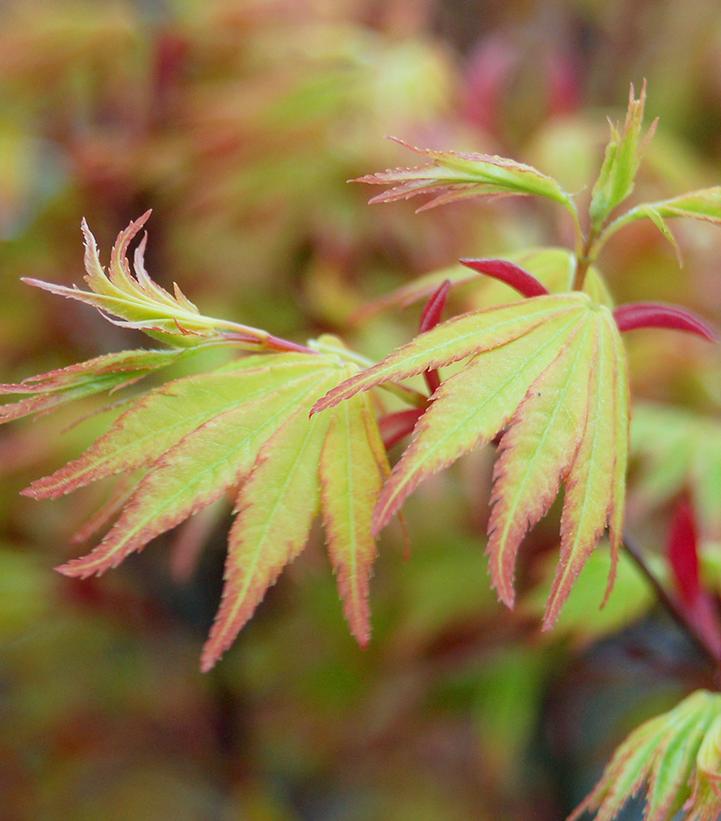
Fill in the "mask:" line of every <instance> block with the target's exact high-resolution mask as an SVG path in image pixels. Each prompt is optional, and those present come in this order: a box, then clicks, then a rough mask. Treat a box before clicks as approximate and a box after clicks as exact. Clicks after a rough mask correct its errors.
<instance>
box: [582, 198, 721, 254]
mask: <svg viewBox="0 0 721 821" xmlns="http://www.w3.org/2000/svg"><path fill="white" fill-rule="evenodd" d="M681 217H685V218H687V219H694V220H699V221H701V222H710V223H712V224H713V225H721V186H718V185H715V186H712V187H711V188H702V189H700V190H698V191H689V192H688V193H686V194H679V195H678V196H676V197H671V198H670V199H666V200H658V201H657V202H642V203H640V204H639V205H636V206H634V207H633V208H630V209H629V210H628V211H626V212H625V213H624V214H621V215H620V216H619V217H617V218H616V219H615V220H614V221H613V222H612V223H611V224H610V225H609V226H608V227H607V228H606V230H605V232H604V237H603V242H604V243H605V242H607V241H608V239H609V238H610V237H611V236H613V234H615V233H616V232H617V231H619V230H620V229H621V228H623V227H625V226H626V225H629V224H630V223H632V222H636V221H638V220H640V219H649V220H651V222H652V223H653V224H654V225H655V226H656V228H658V230H659V231H660V232H661V234H662V235H663V236H664V237H665V239H667V240H668V241H669V243H670V244H671V245H672V247H673V249H674V251H675V252H676V256H677V258H678V261H679V263H681V261H682V260H681V251H680V249H679V246H678V242H677V241H676V238H675V236H674V235H673V232H672V231H671V229H670V228H669V227H668V225H667V224H666V220H667V219H677V218H681ZM598 247H599V248H600V245H599V246H598Z"/></svg>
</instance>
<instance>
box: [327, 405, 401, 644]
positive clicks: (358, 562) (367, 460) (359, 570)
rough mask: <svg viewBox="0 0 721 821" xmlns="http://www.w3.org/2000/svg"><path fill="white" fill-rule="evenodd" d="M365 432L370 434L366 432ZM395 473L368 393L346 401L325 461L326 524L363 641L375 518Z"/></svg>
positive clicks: (351, 618) (349, 613)
mask: <svg viewBox="0 0 721 821" xmlns="http://www.w3.org/2000/svg"><path fill="white" fill-rule="evenodd" d="M363 430H365V431H366V436H365V438H364V437H363V436H362V435H360V434H361V432H362V431H363ZM389 473H390V467H389V465H388V460H387V457H386V452H385V448H384V446H383V442H382V441H381V440H380V437H379V432H378V426H377V425H376V424H375V420H374V418H373V411H372V409H371V407H370V402H369V401H368V398H367V397H366V396H359V397H357V398H355V399H352V400H351V401H349V402H345V403H344V404H343V405H341V406H340V407H339V408H338V410H337V411H336V413H335V414H334V418H333V419H332V420H331V422H330V426H329V431H328V435H327V437H326V440H325V443H324V445H323V452H322V454H321V462H320V478H321V497H322V501H323V522H324V524H325V530H326V533H327V537H328V549H329V552H330V557H331V561H332V562H333V567H334V569H335V572H336V574H337V576H338V585H339V587H340V589H341V591H342V593H341V596H342V599H343V602H344V609H345V614H346V618H347V620H348V623H349V624H350V626H351V630H352V631H353V634H354V635H355V637H356V638H357V639H358V641H359V643H360V644H361V645H364V644H367V642H368V639H369V638H370V618H369V613H368V583H369V580H370V573H371V567H372V565H373V560H374V558H375V553H376V548H375V539H374V538H373V534H372V528H371V522H372V518H373V509H374V507H375V504H376V502H377V501H378V496H379V494H380V492H381V488H382V486H383V482H384V480H385V479H386V477H387V476H388V474H389Z"/></svg>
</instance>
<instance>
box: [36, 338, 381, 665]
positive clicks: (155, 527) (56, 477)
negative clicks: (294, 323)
mask: <svg viewBox="0 0 721 821" xmlns="http://www.w3.org/2000/svg"><path fill="white" fill-rule="evenodd" d="M356 370H357V366H354V365H351V364H347V363H343V362H342V361H341V360H339V359H338V357H336V356H332V355H324V354H318V355H308V354H296V353H285V354H282V353H279V354H275V355H269V356H257V357H249V358H247V359H241V360H238V362H235V363H233V364H232V365H230V366H225V367H223V368H221V369H219V370H217V371H214V372H209V373H203V374H198V375H194V376H189V377H184V378H181V379H178V380H174V381H171V382H168V383H166V384H165V385H163V386H161V387H160V388H157V389H155V390H153V391H151V392H149V393H148V394H146V395H145V396H144V397H142V398H141V399H139V400H138V401H137V402H135V403H134V404H133V405H132V406H131V407H130V408H128V409H127V410H126V411H125V412H124V413H123V414H121V416H119V417H118V419H117V420H116V421H115V422H114V424H113V425H112V426H111V428H110V430H109V431H108V432H107V433H106V434H105V435H104V436H102V437H101V438H100V439H99V440H97V441H96V442H95V443H94V444H93V445H91V447H90V448H89V449H88V450H87V451H86V452H85V453H84V454H83V455H82V456H80V457H79V458H78V459H76V460H75V461H73V462H71V463H69V464H68V465H66V466H65V467H63V468H61V469H60V470H58V471H56V472H55V473H53V474H51V475H50V476H46V477H44V478H42V479H38V480H37V481H35V482H33V483H32V485H31V486H30V487H29V488H27V490H26V491H24V492H25V493H26V494H27V495H29V496H32V497H33V498H36V499H47V498H56V497H58V496H61V495H64V494H66V493H70V492H72V491H75V490H78V489H79V488H82V487H84V486H86V485H88V484H90V483H91V482H95V481H98V480H100V479H103V478H106V477H109V476H112V475H115V474H118V473H123V474H127V473H130V472H138V474H139V475H138V476H137V478H136V482H135V486H134V489H133V492H132V494H131V495H130V496H129V498H128V499H127V501H126V502H125V505H124V508H123V510H122V512H121V514H120V516H119V517H118V519H117V521H116V522H115V524H114V525H113V526H112V528H111V529H110V531H109V532H108V533H107V535H106V536H105V537H104V538H103V540H102V541H101V542H100V544H99V545H98V546H97V547H96V548H95V549H94V550H93V551H92V552H91V553H89V554H88V555H87V556H84V557H82V558H79V559H73V560H71V561H69V562H67V563H66V564H64V565H62V566H61V567H59V568H58V569H59V570H60V572H61V573H64V574H65V575H67V576H74V577H80V578H86V577H88V576H91V575H99V574H101V573H103V572H105V571H106V570H108V569H109V568H112V567H116V566H117V565H118V564H119V563H120V562H121V561H123V560H124V559H125V558H126V557H127V556H129V555H131V554H132V553H136V552H138V551H140V550H142V549H143V548H144V547H145V546H146V545H147V544H148V542H150V541H151V540H152V539H154V538H156V537H157V536H159V535H161V534H162V533H165V532H166V531H168V530H170V529H171V528H173V527H175V526H176V525H178V524H180V523H181V522H183V521H185V520H186V519H187V518H189V517H190V516H192V515H194V514H195V513H197V512H199V511H200V510H202V509H203V508H205V507H207V506H208V505H210V504H212V503H213V502H214V501H215V500H216V499H218V498H219V497H220V496H222V495H223V494H224V493H225V492H226V491H228V490H229V489H232V488H234V487H235V486H236V485H238V484H240V490H239V492H238V494H237V499H236V509H237V510H238V515H237V517H236V520H235V523H234V525H233V527H232V529H231V531H230V536H229V543H228V558H227V562H226V569H225V580H226V581H225V590H224V593H223V599H222V604H221V607H220V610H219V613H218V617H217V619H216V621H215V624H214V626H213V628H212V630H211V634H210V638H209V640H208V643H207V645H206V648H205V650H204V653H203V662H202V665H203V669H206V670H207V669H209V668H210V667H211V666H212V665H213V664H214V663H215V661H216V660H217V658H218V657H219V656H220V655H221V654H222V653H223V652H224V651H225V650H226V649H227V648H228V647H229V646H230V644H231V643H232V641H233V640H234V638H235V636H236V635H237V633H238V631H239V630H240V629H241V627H242V626H243V625H244V624H245V623H246V622H247V621H248V619H249V618H250V617H251V615H252V613H253V611H254V610H255V608H256V606H257V605H258V603H259V602H260V601H261V599H262V598H263V596H264V594H265V592H266V590H267V589H268V587H270V586H271V585H272V584H273V583H274V582H275V581H276V579H277V577H278V575H279V574H280V572H281V570H282V569H283V568H284V567H285V565H286V564H288V562H290V561H292V560H293V559H294V558H295V557H296V556H297V555H298V554H299V553H300V552H301V550H302V549H303V548H304V546H305V544H306V541H307V539H308V535H309V531H310V527H311V524H312V521H313V519H314V517H315V515H316V513H317V511H318V509H321V510H322V515H323V521H324V524H325V527H326V532H327V534H328V545H329V551H330V556H331V561H332V564H333V567H334V569H335V572H336V574H337V578H338V585H339V588H340V592H341V596H342V599H343V602H344V610H345V614H346V617H347V619H348V621H349V624H350V626H351V630H352V632H353V634H354V636H355V637H356V638H357V639H358V641H359V642H360V643H362V644H365V643H366V642H367V641H368V638H369V635H370V626H369V613H368V583H369V578H370V572H371V566H372V563H373V560H374V558H375V553H376V550H375V542H374V539H373V537H372V535H371V514H372V510H373V506H374V503H375V500H376V498H377V495H378V493H379V492H380V488H381V486H382V484H383V480H384V478H385V476H386V474H387V473H388V470H389V468H388V463H387V461H386V457H385V450H384V448H383V445H382V442H381V439H380V434H379V432H378V427H377V422H376V418H375V413H374V411H373V408H372V407H371V405H370V402H369V400H368V399H367V398H366V397H363V398H360V397H359V400H360V401H357V402H355V403H353V404H350V405H349V406H348V407H343V408H339V410H338V412H337V413H335V414H334V415H333V416H332V418H328V419H325V418H320V417H319V418H316V419H313V420H309V419H308V412H309V410H310V408H311V406H312V405H313V403H314V402H315V401H316V400H317V399H318V398H319V397H320V396H321V395H322V394H323V393H324V392H325V391H326V390H328V389H330V388H331V387H333V386H334V385H336V384H337V383H338V382H340V381H342V380H343V379H346V378H348V377H349V376H351V375H352V374H353V373H354V372H355V371H356Z"/></svg>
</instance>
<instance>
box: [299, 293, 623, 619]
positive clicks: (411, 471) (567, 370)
mask: <svg viewBox="0 0 721 821" xmlns="http://www.w3.org/2000/svg"><path fill="white" fill-rule="evenodd" d="M460 360H467V361H466V363H465V364H464V365H463V366H462V368H461V369H460V370H459V371H458V372H457V373H455V374H454V375H453V376H451V377H450V378H449V379H447V380H446V381H444V382H443V383H442V384H441V385H440V387H439V388H438V389H437V390H436V391H435V393H434V394H433V396H432V402H431V404H430V406H429V408H428V410H427V411H426V412H425V413H424V414H423V416H422V417H421V418H420V420H419V421H418V423H417V425H416V427H415V429H414V432H413V438H412V440H411V444H410V446H409V447H408V449H407V450H406V451H405V452H404V454H403V456H402V458H401V459H400V461H399V462H398V463H397V464H396V466H395V467H394V469H393V472H392V474H391V477H390V479H389V481H388V482H387V483H386V485H385V487H384V490H383V492H382V494H381V497H380V499H379V501H378V505H377V507H376V510H375V513H374V528H375V531H376V532H377V531H379V530H380V529H381V528H382V527H384V526H385V524H386V523H387V522H388V521H389V519H390V518H391V517H392V516H393V514H394V513H395V512H396V511H397V510H398V509H399V507H400V506H401V504H402V503H403V501H404V500H405V498H406V497H407V496H408V495H409V494H410V493H411V492H412V491H413V490H414V489H415V488H416V487H417V485H418V484H419V483H420V482H421V481H423V480H424V479H425V478H427V477H428V476H430V475H431V474H433V473H436V472H438V471H440V470H442V469H444V468H446V467H447V466H448V465H450V464H451V463H452V462H454V461H455V460H456V459H458V458H459V457H460V456H461V455H463V454H464V453H466V452H467V451H469V450H471V449H472V448H474V447H477V446H479V445H482V444H486V443H489V442H491V441H492V440H493V439H494V438H495V437H496V436H497V435H498V434H499V433H502V439H501V443H500V451H499V457H498V460H497V462H496V467H495V471H494V490H493V496H492V506H493V507H492V513H491V517H490V523H489V543H488V554H489V566H490V572H491V577H492V580H493V584H494V587H495V588H496V591H497V593H498V595H499V598H500V599H501V600H502V601H503V602H504V603H506V604H507V605H508V606H509V607H510V606H513V602H514V590H513V577H514V567H515V560H516V554H517V551H518V547H519V545H520V543H521V540H522V539H523V537H524V535H525V533H526V531H527V530H528V529H529V528H530V527H532V526H533V525H534V524H535V523H536V522H537V521H538V520H539V519H540V518H541V517H542V516H543V515H545V513H546V512H547V510H548V509H549V507H550V505H551V503H552V502H553V500H554V498H555V497H556V495H557V493H558V490H559V487H560V484H561V482H564V483H565V485H566V497H565V501H564V507H563V515H562V520H561V561H560V563H559V566H558V569H557V572H556V577H555V579H554V582H553V585H552V588H551V593H550V596H549V600H548V603H547V606H546V613H545V617H544V626H545V627H546V628H548V627H550V626H551V625H552V624H553V623H554V621H555V620H556V618H557V617H558V614H559V612H560V608H561V606H562V604H563V602H564V601H565V599H566V597H567V596H568V593H569V591H570V588H571V585H572V583H573V581H574V579H575V578H576V576H577V575H578V573H579V572H580V570H581V568H582V566H583V564H584V562H585V561H586V559H587V558H588V556H589V554H590V553H591V552H592V550H593V548H594V547H595V546H596V544H597V543H598V541H599V539H600V538H601V535H602V534H603V531H604V529H605V528H606V526H607V525H608V527H609V531H610V543H611V550H612V556H613V559H614V560H613V562H612V569H611V578H612V577H613V567H614V566H615V558H616V556H617V554H618V549H619V546H620V541H621V530H622V522H623V510H624V495H625V472H626V461H627V449H628V443H627V440H628V378H627V372H626V356H625V351H624V348H623V345H622V342H621V339H620V335H619V331H618V328H617V326H616V323H615V321H614V318H613V314H612V313H611V311H610V309H609V308H608V307H607V306H604V305H599V304H597V303H595V302H593V301H592V300H591V298H590V297H589V296H588V295H586V294H584V293H581V292H574V293H568V294H559V295H543V296H538V297H534V298H532V299H527V300H525V301H523V302H521V303H515V304H510V305H503V306H500V307H494V308H490V309H485V310H480V311H473V312H470V313H467V314H463V315H461V316H458V317H455V318H454V319H451V320H449V321H447V322H444V323H442V324H440V325H438V326H436V327H435V328H434V329H433V330H431V331H428V332H427V333H424V334H421V335H420V336H418V337H416V338H415V339H414V340H413V341H412V342H410V343H409V344H407V345H405V346H403V347H401V348H399V349H398V350H396V351H395V352H393V353H391V354H390V355H389V356H387V357H386V358H385V359H383V360H382V361H381V362H379V363H378V364H376V365H374V366H373V367H371V368H368V369H367V370H365V371H363V372H361V373H359V374H356V375H355V376H353V377H352V378H351V379H349V380H348V381H347V382H345V383H343V384H341V385H339V386H338V387H336V388H334V389H333V390H331V391H330V392H329V393H328V395H327V396H326V397H324V398H323V399H322V400H321V401H320V402H318V403H317V404H316V405H315V407H314V411H316V412H317V411H320V410H324V409H326V408H332V407H335V406H337V405H338V404H339V403H340V402H341V401H343V400H347V399H349V398H351V397H355V396H356V395H358V394H359V393H360V392H362V391H367V390H368V389H370V388H373V387H375V386H377V385H381V384H384V383H386V382H388V381H392V380H402V379H405V378H406V377H409V376H412V375H414V374H418V373H421V372H423V371H425V370H428V369H429V368H438V367H440V366H442V365H448V364H450V363H452V362H459V361H460ZM609 584H610V581H609Z"/></svg>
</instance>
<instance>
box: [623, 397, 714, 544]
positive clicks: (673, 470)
mask: <svg viewBox="0 0 721 821" xmlns="http://www.w3.org/2000/svg"><path fill="white" fill-rule="evenodd" d="M631 445H632V450H633V452H634V453H635V454H636V455H637V456H638V458H639V468H640V470H639V474H638V478H637V483H636V485H635V492H636V493H637V494H638V496H639V499H640V501H641V502H642V503H643V504H644V505H646V506H656V505H659V504H661V503H664V502H667V501H669V500H670V499H671V498H672V497H674V496H675V495H676V494H678V493H679V492H681V491H682V490H683V489H685V488H687V489H688V490H689V492H690V493H691V498H692V500H693V505H694V509H695V510H696V513H697V515H698V517H699V525H700V528H701V535H702V537H704V538H718V537H719V536H721V506H720V505H719V499H721V424H720V423H719V422H718V421H717V420H716V419H715V418H714V417H712V416H706V415H702V414H699V413H694V412H693V411H689V410H684V409H682V408H674V407H670V406H664V405H657V404H652V403H648V402H641V403H638V404H637V405H636V406H635V407H634V416H633V422H632V425H631Z"/></svg>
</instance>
